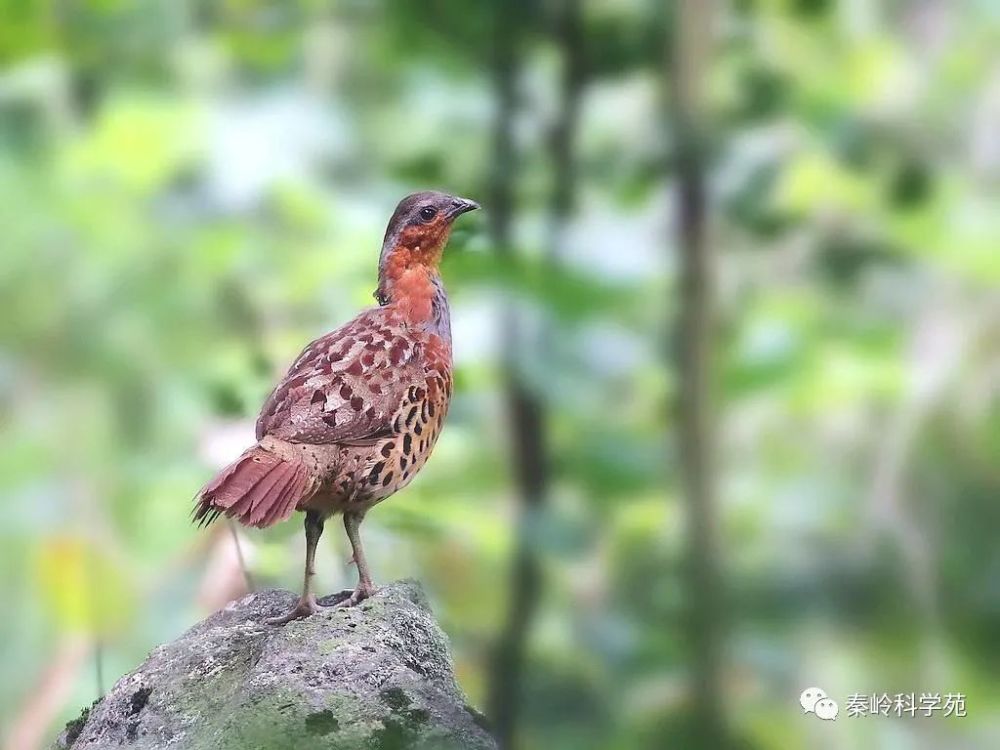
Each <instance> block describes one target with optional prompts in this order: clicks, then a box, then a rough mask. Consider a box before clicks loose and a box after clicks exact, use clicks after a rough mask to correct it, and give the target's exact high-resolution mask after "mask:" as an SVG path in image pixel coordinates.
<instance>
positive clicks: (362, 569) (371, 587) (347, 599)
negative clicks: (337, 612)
mask: <svg viewBox="0 0 1000 750" xmlns="http://www.w3.org/2000/svg"><path fill="white" fill-rule="evenodd" d="M364 517H365V514H364V513H358V512H356V511H355V512H352V511H348V512H346V513H344V529H345V530H346V531H347V538H348V539H349V540H350V542H351V549H352V550H354V557H353V559H354V562H355V563H356V564H357V566H358V585H357V587H356V588H355V589H354V591H351V592H344V598H343V599H340V595H338V599H340V601H338V602H336V603H335V604H334V605H333V606H335V607H353V606H354V605H355V604H358V603H359V602H362V601H364V600H365V599H367V598H368V597H370V596H371V595H372V594H374V593H375V584H374V583H372V576H371V572H370V571H369V570H368V561H367V560H366V559H365V551H364V548H363V547H362V546H361V534H360V533H359V530H360V526H361V521H362V519H363V518H364Z"/></svg>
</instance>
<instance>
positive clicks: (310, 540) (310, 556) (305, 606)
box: [267, 510, 323, 625]
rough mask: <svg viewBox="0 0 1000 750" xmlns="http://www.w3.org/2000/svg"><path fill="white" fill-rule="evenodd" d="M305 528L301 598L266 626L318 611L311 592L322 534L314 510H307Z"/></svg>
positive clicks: (318, 518) (283, 622)
mask: <svg viewBox="0 0 1000 750" xmlns="http://www.w3.org/2000/svg"><path fill="white" fill-rule="evenodd" d="M305 527H306V569H305V575H304V576H303V581H302V596H300V597H299V600H298V602H296V604H295V606H294V607H292V609H291V610H289V612H288V613H287V614H284V615H282V616H281V617H273V618H271V619H269V620H268V621H267V624H268V625H284V624H285V623H286V622H291V621H292V620H297V619H299V618H300V617H308V616H309V615H314V614H316V613H317V612H319V610H320V607H319V605H318V604H317V603H316V595H315V594H313V592H312V579H313V576H314V575H316V545H317V544H319V538H320V536H322V534H323V516H322V515H321V514H320V513H318V512H317V511H315V510H307V511H306V521H305Z"/></svg>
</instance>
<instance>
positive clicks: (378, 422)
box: [194, 192, 479, 624]
mask: <svg viewBox="0 0 1000 750" xmlns="http://www.w3.org/2000/svg"><path fill="white" fill-rule="evenodd" d="M477 208H479V206H478V204H476V203H475V202H474V201H470V200H466V199H465V198H456V197H454V196H451V195H446V194H444V193H438V192H424V193H415V194H413V195H410V196H407V197H406V198H404V199H403V200H402V201H400V203H399V205H398V206H397V207H396V211H395V213H393V215H392V218H391V219H390V220H389V226H388V228H387V229H386V232H385V239H384V240H383V242H382V253H381V255H380V256H379V265H378V289H377V290H376V292H375V298H376V299H377V300H378V303H379V305H378V307H373V308H370V309H368V310H365V311H364V312H362V313H361V314H360V315H358V316H357V317H356V318H354V320H352V321H350V322H349V323H347V324H346V325H344V326H341V327H340V328H338V329H337V330H335V331H333V332H331V333H328V334H326V335H325V336H322V337H320V338H318V339H316V340H315V341H313V342H312V343H311V344H309V346H307V347H306V348H305V350H304V351H303V352H302V353H301V354H300V355H299V357H298V359H296V360H295V362H294V364H293V365H292V366H291V368H290V369H289V370H288V373H287V374H286V375H285V377H284V378H283V379H282V380H281V382H280V383H278V385H277V387H275V389H274V390H273V391H272V392H271V395H270V396H268V398H267V401H266V402H265V403H264V406H263V408H262V409H261V412H260V416H259V417H258V418H257V441H258V442H257V444H256V445H255V446H253V447H252V448H250V449H249V450H247V451H246V452H245V453H243V455H241V456H240V457H239V458H238V459H236V461H234V462H233V463H231V464H230V465H229V466H227V467H226V468H225V469H223V470H222V471H221V472H220V473H219V474H218V475H217V476H216V477H215V478H214V479H213V480H212V481H211V482H209V483H208V484H207V485H205V487H203V488H202V489H201V491H200V492H199V493H198V497H197V498H196V505H195V511H194V518H195V520H196V521H198V522H200V523H202V524H204V523H211V522H212V521H214V520H215V519H216V518H217V517H218V516H219V515H220V514H225V515H226V516H229V517H230V518H236V519H238V520H239V521H240V522H241V523H243V524H246V525H248V526H256V527H258V528H262V527H265V526H271V525H273V524H276V523H278V522H279V521H283V520H285V519H286V518H288V517H289V516H290V515H291V514H292V512H293V511H296V510H301V511H305V532H306V565H305V581H304V583H303V586H302V596H301V597H300V598H299V601H298V602H297V603H296V605H295V607H293V608H292V610H291V611H290V612H288V614H286V615H284V616H282V617H279V618H276V619H274V620H271V621H270V622H272V623H273V624H282V623H286V622H289V621H290V620H294V619H296V618H299V617H305V616H308V615H310V614H313V613H314V612H317V611H318V610H319V606H318V605H317V603H316V597H315V595H314V594H313V592H312V577H313V575H314V573H315V570H314V560H315V555H316V544H317V543H318V542H319V538H320V535H321V534H322V533H323V524H324V522H325V520H326V519H327V518H329V517H330V516H331V515H333V514H335V513H338V512H340V513H343V515H344V528H345V529H346V530H347V537H348V539H349V540H350V542H351V547H352V549H353V551H354V557H353V562H355V563H356V564H357V566H358V585H357V587H356V588H355V589H354V590H353V591H344V592H341V594H339V595H338V597H337V600H336V603H335V604H334V605H333V606H352V605H355V604H357V603H358V602H360V601H362V600H363V599H365V598H367V597H369V596H371V595H372V594H373V593H374V592H375V586H374V584H373V583H372V578H371V573H370V571H369V569H368V562H367V560H366V559H365V553H364V550H363V549H362V546H361V537H360V535H359V532H358V528H359V526H360V525H361V521H362V519H364V517H365V513H367V512H368V510H369V509H370V508H371V507H372V506H374V505H375V504H376V503H379V502H381V501H382V500H385V499H386V498H387V497H389V496H390V495H392V494H393V493H395V492H397V491H398V490H400V489H402V488H403V487H405V486H406V485H407V484H409V483H410V481H412V479H413V477H414V476H415V475H416V473H417V472H418V471H419V470H420V468H421V467H422V466H423V465H424V463H425V462H426V461H427V457H428V456H430V454H431V451H432V450H433V448H434V444H435V443H436V442H437V439H438V436H439V435H440V434H441V426H442V423H443V422H444V418H445V415H446V414H447V413H448V405H449V402H450V400H451V390H452V375H451V368H452V360H451V321H450V313H449V310H448V296H447V295H446V294H445V290H444V286H443V285H442V283H441V275H440V273H439V271H438V264H439V262H440V260H441V255H442V252H443V251H444V247H445V245H446V244H447V242H448V237H449V235H450V234H451V226H452V222H454V221H455V219H456V218H457V217H458V216H460V215H461V214H464V213H466V212H467V211H472V210H475V209H477Z"/></svg>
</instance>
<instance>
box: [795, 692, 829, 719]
mask: <svg viewBox="0 0 1000 750" xmlns="http://www.w3.org/2000/svg"><path fill="white" fill-rule="evenodd" d="M823 698H826V692H825V691H824V690H823V689H822V688H818V687H811V688H806V689H805V690H803V691H802V695H800V696H799V703H801V704H802V713H805V714H811V713H815V712H816V711H815V708H816V703H817V702H818V701H820V700H821V699H823Z"/></svg>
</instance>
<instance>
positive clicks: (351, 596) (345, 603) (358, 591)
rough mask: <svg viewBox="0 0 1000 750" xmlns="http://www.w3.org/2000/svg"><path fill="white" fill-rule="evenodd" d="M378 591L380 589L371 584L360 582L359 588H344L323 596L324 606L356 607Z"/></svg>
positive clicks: (334, 607) (333, 607)
mask: <svg viewBox="0 0 1000 750" xmlns="http://www.w3.org/2000/svg"><path fill="white" fill-rule="evenodd" d="M376 591H378V589H376V588H375V587H374V586H372V585H371V584H368V585H365V584H360V583H359V584H358V585H357V588H353V589H344V590H343V591H338V592H337V593H336V594H331V595H330V596H325V597H323V606H324V607H329V608H330V609H346V608H347V607H354V606H357V605H358V604H360V603H361V602H363V601H364V600H365V599H368V598H370V597H371V596H374V594H375V592H376Z"/></svg>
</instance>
